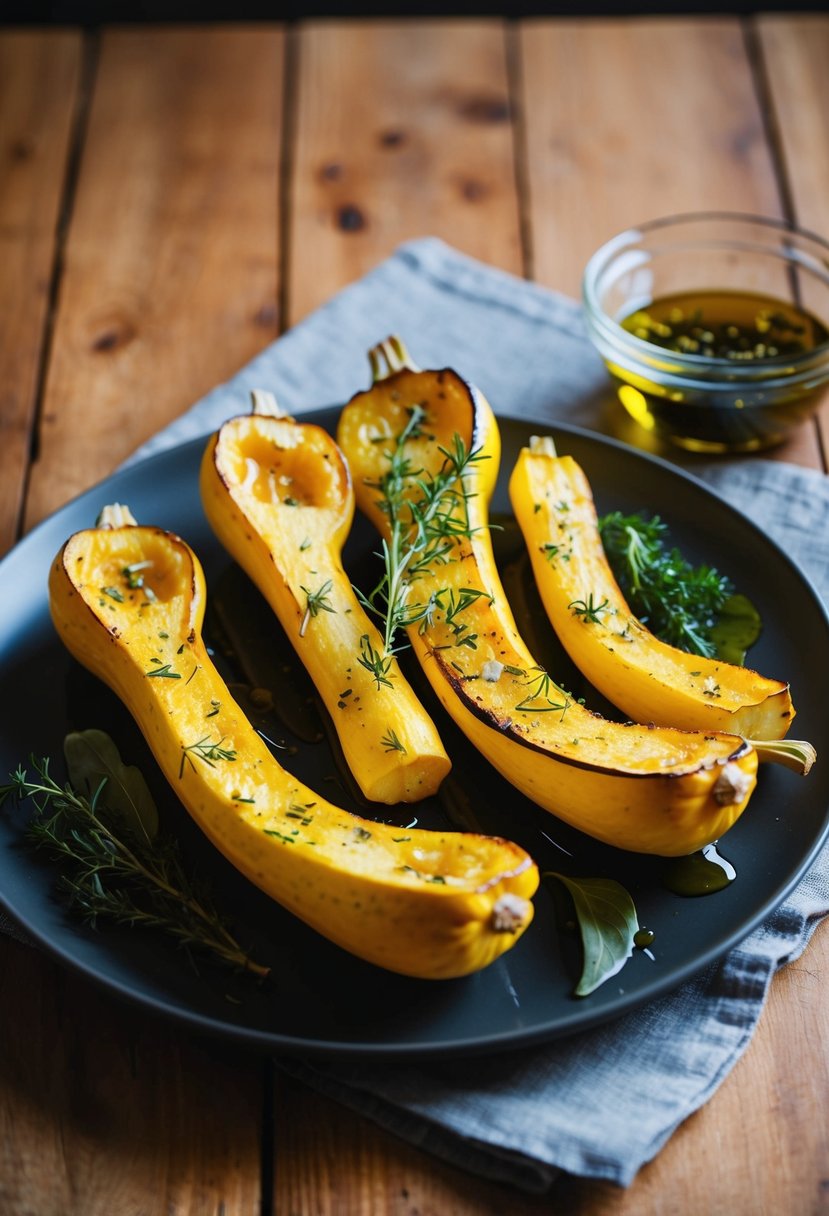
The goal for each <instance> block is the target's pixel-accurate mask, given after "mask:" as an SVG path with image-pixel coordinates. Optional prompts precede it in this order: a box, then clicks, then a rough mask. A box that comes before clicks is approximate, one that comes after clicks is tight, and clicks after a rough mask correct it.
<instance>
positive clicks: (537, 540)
mask: <svg viewBox="0 0 829 1216" xmlns="http://www.w3.org/2000/svg"><path fill="white" fill-rule="evenodd" d="M510 498H511V501H512V506H513V510H514V512H515V518H516V519H517V521H518V524H519V526H520V528H521V531H522V533H523V535H524V540H525V542H526V546H527V550H528V553H529V556H530V561H531V563H532V568H533V575H534V577H535V581H536V585H537V587H538V591H539V594H540V596H541V599H542V602H543V604H544V607H545V609H546V612H547V615H548V617H549V618H550V622H551V624H552V625H553V628H554V629H555V631H556V633H557V634H558V636H559V638H560V639H561V642H562V643H563V645H564V647H565V648H566V650H567V651H568V653H569V654H570V657H571V658H572V659H573V661H574V662H575V663H576V665H577V666H578V667H579V669H580V670H581V671H582V672H583V673H584V675H585V676H586V677H587V679H588V680H589V681H590V683H591V684H592V685H593V686H594V687H595V688H597V689H599V691H600V692H602V693H603V694H604V695H605V696H606V697H607V699H608V700H609V701H611V702H612V703H613V704H614V705H617V706H618V707H619V708H620V709H621V710H623V711H624V712H625V713H626V714H629V715H630V716H631V718H633V719H635V720H636V721H637V722H656V723H659V724H663V725H671V726H679V727H682V728H683V729H685V730H701V731H708V730H725V731H732V732H733V733H735V734H740V735H743V736H746V737H748V738H750V739H782V738H783V736H784V735H785V734H786V732H787V731H788V728H789V725H790V723H791V721H792V718H793V717H794V708H793V706H792V701H791V696H790V694H789V688H788V685H787V684H784V683H781V682H780V681H779V680H770V679H767V678H766V677H765V676H761V675H759V674H758V673H757V672H756V671H751V670H750V669H748V668H744V667H735V666H733V665H732V664H729V663H725V662H723V661H722V660H719V659H709V658H704V657H701V656H700V655H696V654H688V653H686V652H685V651H682V650H678V649H676V648H675V647H673V646H669V645H667V644H666V643H665V642H662V641H660V640H659V639H658V638H656V637H654V635H653V634H652V633H651V632H650V631H649V630H648V629H647V627H646V626H645V625H644V624H643V623H642V622H641V621H640V620H638V619H637V618H636V617H635V616H634V615H633V613H632V612H631V610H630V607H629V606H628V603H627V601H626V599H625V597H624V595H623V593H622V591H621V589H620V588H619V585H618V583H617V582H616V579H615V578H614V576H613V573H612V571H611V569H610V566H609V565H608V562H607V558H606V557H605V553H604V549H603V548H602V542H601V536H600V533H599V526H598V520H597V516H596V508H595V504H594V502H593V494H592V491H591V489H590V484H589V482H588V479H587V477H586V476H585V474H584V471H583V470H582V469H581V467H580V466H579V465H578V464H577V463H576V461H575V460H573V458H572V457H570V456H567V455H562V456H558V455H556V453H555V448H554V447H553V446H552V444H551V441H550V440H549V439H546V438H545V439H538V440H536V441H533V442H532V443H531V444H530V446H529V447H527V448H524V449H523V450H522V451H521V453H520V454H519V457H518V460H517V462H516V465H515V468H514V470H513V472H512V476H511V478H510ZM590 608H592V611H590V610H589V609H590Z"/></svg>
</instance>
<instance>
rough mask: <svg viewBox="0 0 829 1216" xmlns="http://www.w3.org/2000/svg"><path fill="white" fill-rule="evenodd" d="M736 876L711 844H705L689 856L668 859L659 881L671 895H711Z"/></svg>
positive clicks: (729, 864)
mask: <svg viewBox="0 0 829 1216" xmlns="http://www.w3.org/2000/svg"><path fill="white" fill-rule="evenodd" d="M736 877H737V871H736V870H735V869H734V867H733V866H732V864H731V862H730V861H726V859H725V858H724V857H723V856H722V855H721V854H720V853H718V852H717V849H716V846H715V845H713V844H707V845H706V846H705V848H704V849H701V850H700V851H699V852H698V853H692V854H691V855H690V857H679V858H677V860H676V861H672V862H671V863H670V864H669V865H668V866H667V867H666V869H665V872H664V874H663V875H662V882H663V884H664V885H665V886H666V887H667V888H668V890H669V891H673V893H674V895H712V894H713V893H714V892H715V891H722V889H723V888H724V887H727V886H728V884H729V883H731V882H733V881H734V879H735V878H736Z"/></svg>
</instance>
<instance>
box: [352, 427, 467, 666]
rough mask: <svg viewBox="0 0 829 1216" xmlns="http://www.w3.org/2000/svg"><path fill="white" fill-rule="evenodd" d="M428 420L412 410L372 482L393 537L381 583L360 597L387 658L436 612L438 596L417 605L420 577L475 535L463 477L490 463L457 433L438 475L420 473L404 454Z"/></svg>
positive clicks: (387, 543)
mask: <svg viewBox="0 0 829 1216" xmlns="http://www.w3.org/2000/svg"><path fill="white" fill-rule="evenodd" d="M425 419H426V411H425V410H424V408H423V407H422V406H421V405H413V406H411V408H410V410H409V418H408V421H407V422H406V425H405V427H404V428H403V430H402V431H401V432H400V434H399V435H398V436H397V437H396V439H395V440H394V445H393V447H392V448H391V449H390V451H389V452H388V453H387V456H388V460H389V468H388V470H387V471H386V472H385V473H384V475H383V476H382V478H380V480H379V481H377V482H373V483H370V484H371V487H372V488H373V489H376V490H377V491H378V492H379V499H378V504H379V507H380V510H381V511H382V512H383V513H384V515H386V517H387V519H388V527H389V536H388V539H385V538H384V539H383V542H382V550H381V557H382V559H383V573H382V576H381V578H380V580H379V582H378V583H377V585H376V586H375V587H374V589H373V590H372V591H371V592H370V593H369V594H368V595H362V593H360V592H358V594H360V598H361V600H362V602H363V604H364V606H365V607H366V608H367V609H368V610H369V611H371V612H373V613H374V614H375V615H376V616H377V617H378V618H379V619H380V621H381V622H382V624H381V633H382V636H383V656H384V657H385V656H388V655H391V654H394V653H395V651H396V650H397V649H399V645H398V641H397V639H398V635H399V633H400V631H401V630H403V629H406V628H408V627H409V626H411V625H414V624H417V623H418V622H422V621H426V620H428V619H429V617H430V616H431V615H432V614H433V613H434V611H435V608H436V607H437V604H436V597H434V596H432V597H431V598H430V599H428V600H427V601H426V602H423V601H419V600H415V599H413V598H412V587H413V585H414V583H415V582H416V580H417V578H418V577H419V576H421V575H423V574H425V573H426V572H427V571H430V570H432V569H433V568H434V567H435V566H437V565H440V564H442V563H444V562H446V561H448V560H450V556H449V555H450V553H451V552H452V550H453V548H454V547H455V546H456V544H457V543H458V541H459V540H461V539H463V538H465V537H469V536H470V535H471V534H472V533H471V528H470V524H469V516H468V511H467V503H468V501H469V499H470V498H471V497H472V494H471V492H470V491H467V490H466V489H465V487H464V484H463V478H464V475H465V474H466V473H467V471H468V469H469V468H470V466H472V465H474V464H475V463H477V462H478V461H480V460H484V459H486V457H485V455H484V454H483V453H482V452H481V451H480V450H479V449H471V450H470V449H469V448H468V447H467V446H466V444H465V443H464V441H463V439H462V438H461V436H460V435H457V434H456V435H454V436H453V439H452V443H451V445H450V446H448V447H442V446H439V447H438V451H439V452H440V454H441V455H442V456H443V464H442V466H441V468H440V469H439V470H438V471H437V472H436V473H430V472H426V471H424V470H423V469H421V468H419V467H418V466H416V465H415V464H414V463H413V461H412V459H411V457H410V456H408V455H407V454H406V445H407V444H408V443H409V441H410V440H412V439H416V438H417V437H419V436H420V435H421V434H422V433H423V423H424V421H425ZM469 602H471V601H469Z"/></svg>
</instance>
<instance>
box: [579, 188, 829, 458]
mask: <svg viewBox="0 0 829 1216" xmlns="http://www.w3.org/2000/svg"><path fill="white" fill-rule="evenodd" d="M790 290H791V299H796V300H797V301H800V300H801V299H802V300H803V301H804V302H807V306H806V307H804V306H803V305H801V303H800V302H798V303H791V302H790V300H789V292H790ZM583 295H584V305H585V319H586V322H587V329H588V333H589V335H590V338H591V339H592V341H593V343H594V344H595V346H596V348H597V350H598V352H599V354H600V355H601V356H602V358H603V359H604V362H605V364H606V366H607V368H608V370H609V371H610V373H611V375H612V377H613V379H614V380H615V382H616V387H617V395H618V398H619V400H620V401H621V403H622V405H623V406H624V407H625V409H626V410H627V412H628V413H629V414H630V415H632V417H633V418H635V419H636V421H637V422H639V423H640V424H641V426H642V427H644V428H645V429H646V430H647V431H649V432H651V433H652V434H654V435H655V436H658V437H659V438H661V439H667V440H670V441H671V442H672V443H675V444H678V445H679V446H681V447H683V448H687V449H690V450H692V451H697V452H706V453H709V452H710V453H717V452H752V451H757V450H759V449H761V448H766V447H770V446H772V445H773V444H775V443H779V442H780V441H781V440H783V439H785V438H786V437H787V436H788V435H789V434H790V432H791V431H792V430H794V428H795V427H796V426H797V425H799V424H800V423H801V422H802V421H803V420H804V419H805V418H807V417H808V416H809V415H810V414H812V413H813V412H814V410H815V409H816V407H817V405H818V402H819V401H820V397H821V393H822V390H823V389H824V388H825V387H826V386H827V384H829V242H827V241H825V240H823V238H821V237H817V236H815V235H814V234H813V233H808V232H805V231H803V230H802V229H799V228H796V227H795V226H793V225H791V224H788V223H786V222H785V221H781V220H773V219H764V218H762V217H757V216H741V215H734V214H731V213H728V212H701V213H698V214H695V215H686V216H669V217H666V218H665V219H661V220H653V221H651V222H650V223H648V224H642V225H640V226H639V227H637V228H632V229H629V230H628V231H626V232H623V233H620V234H619V235H618V236H616V237H613V238H612V239H611V240H610V241H608V242H607V243H606V244H605V245H603V246H602V247H601V249H599V250H597V251H596V253H595V254H594V255H593V257H592V258H591V259H590V262H589V263H588V265H587V268H586V270H585V275H584V284H583ZM821 318H823V319H821Z"/></svg>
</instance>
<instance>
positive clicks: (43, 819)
mask: <svg viewBox="0 0 829 1216" xmlns="http://www.w3.org/2000/svg"><path fill="white" fill-rule="evenodd" d="M29 764H30V769H27V768H24V767H23V766H22V765H20V766H18V768H17V769H16V770H15V772H13V773H11V774H9V783H8V784H7V785H4V786H0V806H2V805H3V804H4V803H5V802H6V800H7V799H10V798H12V799H15V800H17V801H18V802H24V801H26V800H30V801H31V805H32V807H33V808H34V809H33V812H32V815H31V818H30V821H29V824H28V829H27V835H28V838H29V840H30V841H31V843H32V844H33V845H34V846H35V847H36V848H38V849H42V850H44V851H45V852H46V853H48V854H49V855H50V856H51V857H52V858H53V859H54V860H55V861H57V862H59V863H60V866H61V876H60V878H59V880H58V884H57V885H58V888H59V890H60V891H61V893H62V894H63V895H64V896H65V897H66V899H67V901H68V904H69V907H70V909H71V910H72V911H74V912H75V913H76V914H78V915H79V916H80V917H81V918H82V919H83V920H84V921H85V922H86V923H87V924H89V925H91V926H92V927H93V928H94V927H97V923H98V921H99V920H103V921H111V922H113V923H115V924H120V925H143V926H144V927H148V928H154V929H158V930H161V931H162V932H164V933H165V934H167V935H169V936H170V937H172V938H173V939H174V940H175V941H176V942H177V943H178V944H179V945H180V946H182V947H184V948H185V949H187V950H188V951H190V950H194V951H197V952H199V953H207V954H210V955H212V956H213V957H214V958H216V959H218V960H219V961H221V962H222V963H224V964H227V965H229V966H231V967H234V968H237V969H239V970H242V971H247V972H251V973H253V974H254V975H256V976H258V977H259V978H264V977H265V976H266V975H267V974H268V971H269V969H268V968H267V967H264V966H262V965H261V964H259V963H257V962H255V961H254V960H253V959H251V958H250V957H249V955H248V954H247V952H246V951H245V950H244V949H243V948H242V947H241V946H240V945H239V943H238V942H237V941H236V940H235V938H234V937H233V936H232V934H231V933H230V932H229V930H228V929H227V928H226V926H225V924H224V922H223V921H222V919H221V917H220V916H219V914H218V913H217V912H216V910H215V909H214V908H213V907H212V905H211V903H210V901H209V900H208V899H207V898H206V896H205V895H204V894H202V893H201V892H199V891H197V889H196V887H195V886H194V884H193V882H192V880H191V879H190V878H189V877H188V876H187V874H186V872H185V869H184V865H183V863H182V860H181V858H180V855H179V853H178V849H177V845H176V842H175V841H173V840H171V839H170V838H169V837H164V836H163V835H162V834H161V833H158V834H153V835H148V834H147V831H146V830H145V829H146V824H145V823H144V824H136V823H134V822H129V821H128V820H127V819H126V818H125V817H124V816H123V814H121V813H119V812H113V811H112V808H111V807H109V806H108V805H107V795H108V789H107V787H108V785H109V784H110V781H109V779H108V778H107V777H104V778H102V779H101V780H100V782H99V783H98V784H97V785H96V787H95V789H94V791H92V792H91V793H90V794H89V796H86V795H84V794H82V793H80V792H79V791H78V790H77V789H75V788H74V787H73V785H72V784H70V783H69V782H66V783H65V784H64V785H61V784H59V783H58V782H57V781H56V780H55V779H54V778H53V777H52V775H51V773H50V771H49V767H50V765H49V760H48V758H43V759H37V758H36V757H34V756H32V757H31V758H30V761H29ZM30 770H31V772H30ZM114 780H115V778H113V781H114Z"/></svg>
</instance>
